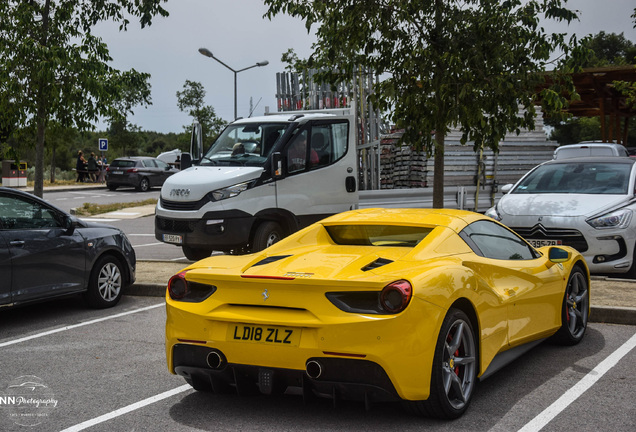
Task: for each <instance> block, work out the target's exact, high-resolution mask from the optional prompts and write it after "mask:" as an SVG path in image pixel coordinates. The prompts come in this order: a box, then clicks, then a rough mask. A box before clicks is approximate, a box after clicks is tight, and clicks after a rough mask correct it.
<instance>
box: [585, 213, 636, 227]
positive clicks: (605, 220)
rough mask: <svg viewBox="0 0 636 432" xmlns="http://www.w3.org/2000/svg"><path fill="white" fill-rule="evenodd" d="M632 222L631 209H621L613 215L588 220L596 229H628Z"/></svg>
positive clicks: (608, 214)
mask: <svg viewBox="0 0 636 432" xmlns="http://www.w3.org/2000/svg"><path fill="white" fill-rule="evenodd" d="M631 220H632V211H631V210H629V209H620V210H616V211H613V212H611V213H607V214H604V215H603V216H599V217H596V218H592V219H588V220H586V222H587V223H588V224H590V226H592V227H593V228H596V229H607V228H627V226H628V225H629V222H630V221H631Z"/></svg>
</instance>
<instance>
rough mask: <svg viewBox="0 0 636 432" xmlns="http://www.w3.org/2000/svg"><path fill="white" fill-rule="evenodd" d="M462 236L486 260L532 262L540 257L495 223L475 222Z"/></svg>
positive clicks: (462, 232) (516, 236)
mask: <svg viewBox="0 0 636 432" xmlns="http://www.w3.org/2000/svg"><path fill="white" fill-rule="evenodd" d="M460 236H461V237H462V238H463V239H464V241H465V242H466V243H467V244H468V246H470V248H471V249H472V250H473V251H474V252H475V253H476V254H477V255H481V256H484V257H486V258H492V259H498V260H531V259H535V258H537V257H538V256H539V255H538V253H537V252H536V251H535V250H534V249H533V248H532V247H531V246H529V245H528V244H527V243H526V242H525V241H523V240H522V239H521V237H519V236H518V235H516V234H515V233H513V232H512V231H510V230H508V229H506V228H504V227H502V226H501V225H499V224H497V223H495V222H491V221H477V222H473V223H472V224H470V225H468V226H467V227H466V228H464V229H463V230H462V231H461V233H460Z"/></svg>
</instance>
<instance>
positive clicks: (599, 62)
mask: <svg viewBox="0 0 636 432" xmlns="http://www.w3.org/2000/svg"><path fill="white" fill-rule="evenodd" d="M587 46H588V48H589V49H590V50H591V51H592V55H591V56H590V57H589V58H588V60H587V61H586V62H585V64H584V66H585V67H602V66H620V65H628V64H634V62H635V61H636V45H634V44H633V43H632V42H631V41H629V40H627V39H625V36H624V34H623V33H621V34H616V33H605V32H604V31H601V32H598V33H597V34H596V35H594V36H592V37H591V38H589V40H588V41H587Z"/></svg>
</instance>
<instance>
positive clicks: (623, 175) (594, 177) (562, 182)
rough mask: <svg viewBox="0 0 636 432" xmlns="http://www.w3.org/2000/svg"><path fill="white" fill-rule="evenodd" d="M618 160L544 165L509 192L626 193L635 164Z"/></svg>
mask: <svg viewBox="0 0 636 432" xmlns="http://www.w3.org/2000/svg"><path fill="white" fill-rule="evenodd" d="M616 159H617V161H616V162H605V161H603V162H596V161H590V162H580V161H576V162H574V161H573V162H569V161H567V160H566V161H564V162H562V163H548V164H545V165H541V166H539V167H538V168H537V169H535V170H534V171H532V172H531V173H530V174H528V175H527V176H526V177H525V178H524V179H523V180H522V181H521V182H519V184H518V185H517V187H515V189H514V190H513V191H511V192H510V193H512V194H539V193H541V194H546V193H559V194H563V193H566V194H599V195H626V194H627V193H628V190H627V186H628V184H629V176H630V173H631V170H632V164H631V163H621V162H619V160H618V159H619V158H616Z"/></svg>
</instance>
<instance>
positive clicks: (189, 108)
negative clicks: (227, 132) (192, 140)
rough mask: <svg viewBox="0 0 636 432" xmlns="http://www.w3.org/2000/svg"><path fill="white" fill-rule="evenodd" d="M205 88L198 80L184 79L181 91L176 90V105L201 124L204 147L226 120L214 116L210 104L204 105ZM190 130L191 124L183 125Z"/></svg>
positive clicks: (218, 131)
mask: <svg viewBox="0 0 636 432" xmlns="http://www.w3.org/2000/svg"><path fill="white" fill-rule="evenodd" d="M204 99H205V89H204V88H203V85H202V84H201V83H200V82H197V81H190V80H186V81H185V84H183V91H177V106H178V107H179V110H181V111H183V112H187V113H188V115H189V116H191V117H193V118H194V120H196V121H197V122H199V123H200V124H201V128H202V129H203V143H204V147H207V146H208V145H210V144H212V141H213V140H214V139H216V137H217V135H218V134H219V133H220V132H221V130H222V129H223V128H224V127H225V125H226V122H225V121H223V119H221V118H219V117H217V116H216V113H215V112H214V108H213V107H212V106H211V105H205V102H204ZM183 128H184V129H185V130H186V132H190V131H191V129H192V125H191V124H189V125H185V126H184V127H183Z"/></svg>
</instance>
